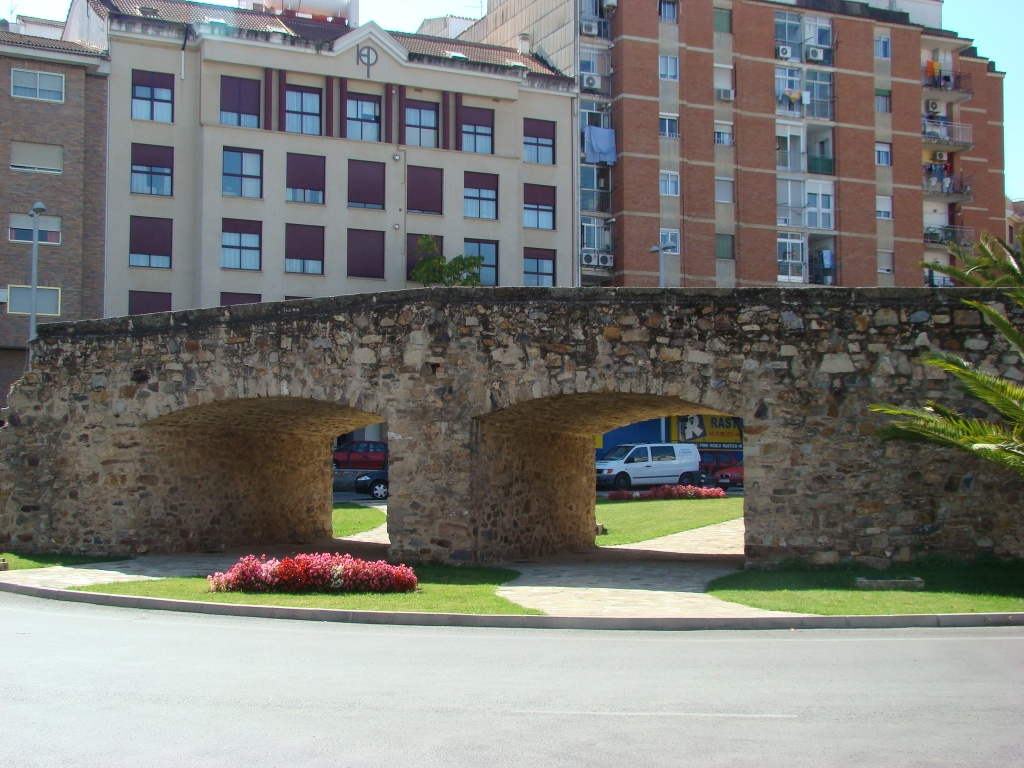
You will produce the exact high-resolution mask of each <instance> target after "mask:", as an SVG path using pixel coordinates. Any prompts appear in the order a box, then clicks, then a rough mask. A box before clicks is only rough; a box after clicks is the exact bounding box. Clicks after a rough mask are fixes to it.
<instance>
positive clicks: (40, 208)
mask: <svg viewBox="0 0 1024 768" xmlns="http://www.w3.org/2000/svg"><path fill="white" fill-rule="evenodd" d="M44 213H46V206H45V205H43V204H42V203H36V204H35V205H33V206H32V212H31V213H30V214H29V216H30V217H31V218H32V288H31V293H30V296H29V313H28V340H29V348H28V359H29V361H30V362H31V360H32V346H31V342H32V339H34V338H35V337H36V293H37V288H38V287H39V217H40V216H42V215H43V214H44Z"/></svg>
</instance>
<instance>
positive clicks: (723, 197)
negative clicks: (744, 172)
mask: <svg viewBox="0 0 1024 768" xmlns="http://www.w3.org/2000/svg"><path fill="white" fill-rule="evenodd" d="M733 186H734V182H733V180H732V179H725V178H721V177H719V176H716V177H715V202H716V203H731V202H734V201H735V195H734V190H733Z"/></svg>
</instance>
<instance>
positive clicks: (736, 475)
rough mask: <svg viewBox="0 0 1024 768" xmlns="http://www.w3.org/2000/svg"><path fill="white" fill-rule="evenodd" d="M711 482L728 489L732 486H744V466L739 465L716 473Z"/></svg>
mask: <svg viewBox="0 0 1024 768" xmlns="http://www.w3.org/2000/svg"><path fill="white" fill-rule="evenodd" d="M711 482H713V483H714V484H715V485H717V486H718V487H719V488H728V487H729V486H732V485H743V465H742V464H738V465H736V466H735V467H729V468H728V469H723V470H720V471H718V472H715V474H713V475H712V476H711Z"/></svg>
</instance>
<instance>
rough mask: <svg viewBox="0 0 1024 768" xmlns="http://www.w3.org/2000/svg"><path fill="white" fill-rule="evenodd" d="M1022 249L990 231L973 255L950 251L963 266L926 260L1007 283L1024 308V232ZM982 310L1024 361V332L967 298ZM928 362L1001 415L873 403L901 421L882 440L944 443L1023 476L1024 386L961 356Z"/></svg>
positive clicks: (940, 355) (978, 280)
mask: <svg viewBox="0 0 1024 768" xmlns="http://www.w3.org/2000/svg"><path fill="white" fill-rule="evenodd" d="M1018 242H1019V245H1020V246H1021V247H1020V248H1018V249H1014V248H1012V247H1011V246H1009V245H1008V244H1007V243H1006V242H1004V241H1003V240H1000V239H999V238H997V237H993V236H992V235H989V234H988V233H984V234H982V236H981V239H980V241H979V242H978V243H977V245H975V248H974V251H973V253H966V252H963V251H962V249H957V250H953V249H951V253H953V254H954V255H955V256H957V257H958V258H959V259H960V261H962V262H963V266H962V267H960V266H955V265H953V266H945V265H938V264H926V265H924V266H926V267H928V268H930V269H934V270H935V271H937V272H941V273H943V274H945V275H949V276H950V277H952V278H954V279H955V280H958V281H960V282H961V283H965V284H968V285H973V286H978V287H1003V288H1005V293H1006V295H1007V296H1008V297H1009V298H1010V299H1011V300H1012V301H1013V302H1014V303H1016V304H1017V306H1019V307H1021V308H1024V258H1022V256H1021V254H1022V251H1024V233H1022V235H1021V236H1020V237H1019V238H1018ZM964 303H965V304H967V305H968V306H970V307H973V308H974V309H976V310H978V311H979V312H981V313H982V315H984V316H985V317H986V318H987V319H988V320H989V322H991V323H992V325H993V326H994V327H995V328H996V330H998V331H999V332H1000V333H1001V334H1002V335H1003V337H1004V338H1006V340H1007V341H1008V342H1009V344H1010V346H1011V347H1013V349H1015V350H1016V352H1017V354H1018V355H1019V356H1020V358H1021V359H1022V360H1024V334H1021V333H1020V331H1018V330H1017V328H1016V327H1015V326H1014V325H1013V324H1012V323H1011V322H1010V321H1009V320H1007V319H1006V318H1005V317H1003V316H1002V315H1001V314H1000V313H999V312H998V311H997V310H996V309H994V308H993V307H990V306H989V305H987V304H983V303H981V302H978V301H967V300H965V301H964ZM923 361H924V363H925V364H926V365H931V366H934V367H936V368H939V369H941V370H944V371H946V372H947V373H949V374H951V375H953V376H955V377H956V378H957V379H959V380H960V383H961V385H962V386H963V388H964V389H966V390H967V391H968V392H969V393H970V394H971V395H973V396H974V397H976V398H978V399H979V400H981V401H982V402H984V403H986V404H987V405H988V406H990V407H991V408H992V409H993V411H995V412H996V413H998V414H999V416H1000V417H1001V419H1000V420H999V421H993V420H989V419H985V418H979V417H977V416H975V415H974V411H975V409H962V410H954V409H952V408H947V407H946V406H943V405H940V404H939V403H936V402H934V401H929V402H927V403H926V404H925V405H924V406H923V407H919V408H910V407H898V406H892V405H873V406H871V410H873V411H877V412H879V413H885V414H888V415H890V416H895V417H897V418H898V419H899V420H898V421H894V422H892V423H891V424H888V425H886V426H884V427H882V428H880V429H879V430H878V431H877V433H876V434H877V435H878V436H879V437H881V438H882V439H883V440H905V441H908V442H914V443H930V444H933V445H945V446H949V447H952V448H957V449H959V450H962V451H966V452H967V453H971V454H973V455H975V456H978V457H980V458H983V459H986V460H988V461H992V462H995V463H996V464H999V465H1001V466H1003V467H1006V468H1008V469H1011V470H1013V471H1014V472H1016V473H1017V474H1018V475H1021V476H1022V477H1024V386H1021V385H1019V384H1015V383H1014V382H1012V381H1010V380H1009V379H1004V378H1001V377H999V376H993V375H992V374H989V373H986V372H984V371H982V370H981V369H980V368H978V367H977V366H976V365H974V364H973V363H970V362H968V361H966V360H964V359H962V358H960V357H957V356H956V355H952V354H950V353H948V352H942V351H938V350H933V351H931V352H928V353H926V354H925V355H924V358H923Z"/></svg>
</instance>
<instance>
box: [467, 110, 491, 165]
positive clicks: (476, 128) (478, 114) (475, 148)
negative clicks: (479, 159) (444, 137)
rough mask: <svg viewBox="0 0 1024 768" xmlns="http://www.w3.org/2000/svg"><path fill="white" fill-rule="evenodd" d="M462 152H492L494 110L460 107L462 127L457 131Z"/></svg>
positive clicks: (489, 153)
mask: <svg viewBox="0 0 1024 768" xmlns="http://www.w3.org/2000/svg"><path fill="white" fill-rule="evenodd" d="M459 137H460V142H461V143H460V147H459V148H460V149H461V150H462V151H463V152H477V153H480V154H483V155H493V154H494V110H493V109H479V108H477V107H463V108H462V127H461V129H460V132H459Z"/></svg>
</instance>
